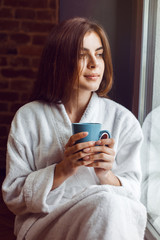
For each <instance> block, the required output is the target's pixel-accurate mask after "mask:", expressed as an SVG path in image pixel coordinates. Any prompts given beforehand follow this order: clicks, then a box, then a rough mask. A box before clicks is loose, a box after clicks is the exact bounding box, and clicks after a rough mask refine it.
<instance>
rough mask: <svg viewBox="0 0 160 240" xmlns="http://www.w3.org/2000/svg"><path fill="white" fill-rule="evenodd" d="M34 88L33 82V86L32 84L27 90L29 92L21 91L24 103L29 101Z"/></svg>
mask: <svg viewBox="0 0 160 240" xmlns="http://www.w3.org/2000/svg"><path fill="white" fill-rule="evenodd" d="M32 88H33V83H32V86H31V89H30V91H27V93H26V92H24V93H21V101H22V102H23V103H26V102H29V99H30V95H31V91H32Z"/></svg>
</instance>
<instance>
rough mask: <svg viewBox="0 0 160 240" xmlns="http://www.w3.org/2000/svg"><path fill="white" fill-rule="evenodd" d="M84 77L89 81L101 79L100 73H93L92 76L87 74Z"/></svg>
mask: <svg viewBox="0 0 160 240" xmlns="http://www.w3.org/2000/svg"><path fill="white" fill-rule="evenodd" d="M84 77H85V78H89V79H97V78H99V77H100V75H99V74H98V73H92V74H85V75H84Z"/></svg>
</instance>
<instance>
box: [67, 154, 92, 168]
mask: <svg viewBox="0 0 160 240" xmlns="http://www.w3.org/2000/svg"><path fill="white" fill-rule="evenodd" d="M90 154H91V153H90ZM83 158H85V159H83ZM81 160H82V161H90V162H92V161H93V160H91V159H90V157H89V155H88V153H84V152H83V151H79V152H77V153H75V154H72V155H70V156H68V157H67V161H69V162H70V163H71V164H73V165H74V164H75V163H76V162H77V161H81Z"/></svg>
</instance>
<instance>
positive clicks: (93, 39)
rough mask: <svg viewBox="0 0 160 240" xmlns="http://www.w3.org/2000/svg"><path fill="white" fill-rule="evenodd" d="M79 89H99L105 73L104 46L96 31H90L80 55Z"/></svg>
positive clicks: (85, 37)
mask: <svg viewBox="0 0 160 240" xmlns="http://www.w3.org/2000/svg"><path fill="white" fill-rule="evenodd" d="M78 67H79V84H78V89H79V91H80V90H83V92H84V91H89V92H93V91H97V90H98V88H99V86H100V83H101V81H102V78H103V74H104V68H105V64H104V59H103V46H102V42H101V39H100V37H99V36H98V34H97V33H95V32H88V33H86V34H85V36H84V39H83V46H82V48H81V50H80V55H79V64H78Z"/></svg>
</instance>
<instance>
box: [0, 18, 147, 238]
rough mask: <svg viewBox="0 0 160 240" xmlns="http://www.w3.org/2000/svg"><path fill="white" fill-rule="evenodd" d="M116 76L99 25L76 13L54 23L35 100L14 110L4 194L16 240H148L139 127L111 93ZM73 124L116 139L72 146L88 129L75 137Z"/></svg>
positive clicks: (106, 42)
mask: <svg viewBox="0 0 160 240" xmlns="http://www.w3.org/2000/svg"><path fill="white" fill-rule="evenodd" d="M112 75H113V73H112V61H111V54H110V47H109V43H108V40H107V37H106V35H105V33H104V31H103V29H102V28H101V27H100V26H99V25H97V24H96V23H94V22H90V21H89V20H87V19H83V18H74V19H70V20H67V21H64V22H63V23H61V24H59V25H58V26H56V27H55V28H54V29H53V31H52V32H51V34H50V36H49V38H48V41H47V43H46V46H45V48H44V51H43V53H42V57H41V63H40V67H39V74H38V79H37V83H36V85H35V90H34V94H33V97H32V100H34V101H32V102H30V103H28V104H26V105H25V106H23V107H22V108H21V109H19V111H18V112H17V113H16V115H15V118H14V120H13V122H12V126H11V131H10V134H9V138H8V150H7V175H6V179H5V181H4V183H3V196H4V201H5V202H6V204H7V206H8V208H9V209H10V210H11V211H13V212H14V213H15V214H16V222H15V234H16V235H17V239H34V240H35V239H45V240H47V239H56V240H58V239H68V240H69V239H87V240H88V239H97V240H99V239H101V240H103V239H110V240H112V239H123V240H124V239H127V240H128V239H134V240H135V239H143V236H144V229H145V223H146V212H145V208H144V207H143V205H142V204H141V203H140V202H139V197H140V179H141V171H140V160H139V149H140V146H141V142H142V132H141V128H140V126H139V123H138V121H137V120H136V119H135V117H134V116H133V115H132V113H131V112H129V111H128V110H127V109H125V108H124V107H122V106H121V105H119V104H117V103H115V102H113V101H111V100H109V99H107V98H106V96H107V94H108V92H109V91H110V89H111V86H112ZM72 122H100V123H101V124H102V126H103V129H108V130H109V131H110V133H111V136H112V137H113V138H110V139H102V140H99V141H98V142H92V141H91V142H86V143H78V144H75V142H76V141H77V140H79V139H81V138H83V137H85V136H86V135H87V132H82V133H78V134H75V135H72V131H71V124H72ZM79 159H81V161H79ZM131 236H133V237H131Z"/></svg>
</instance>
